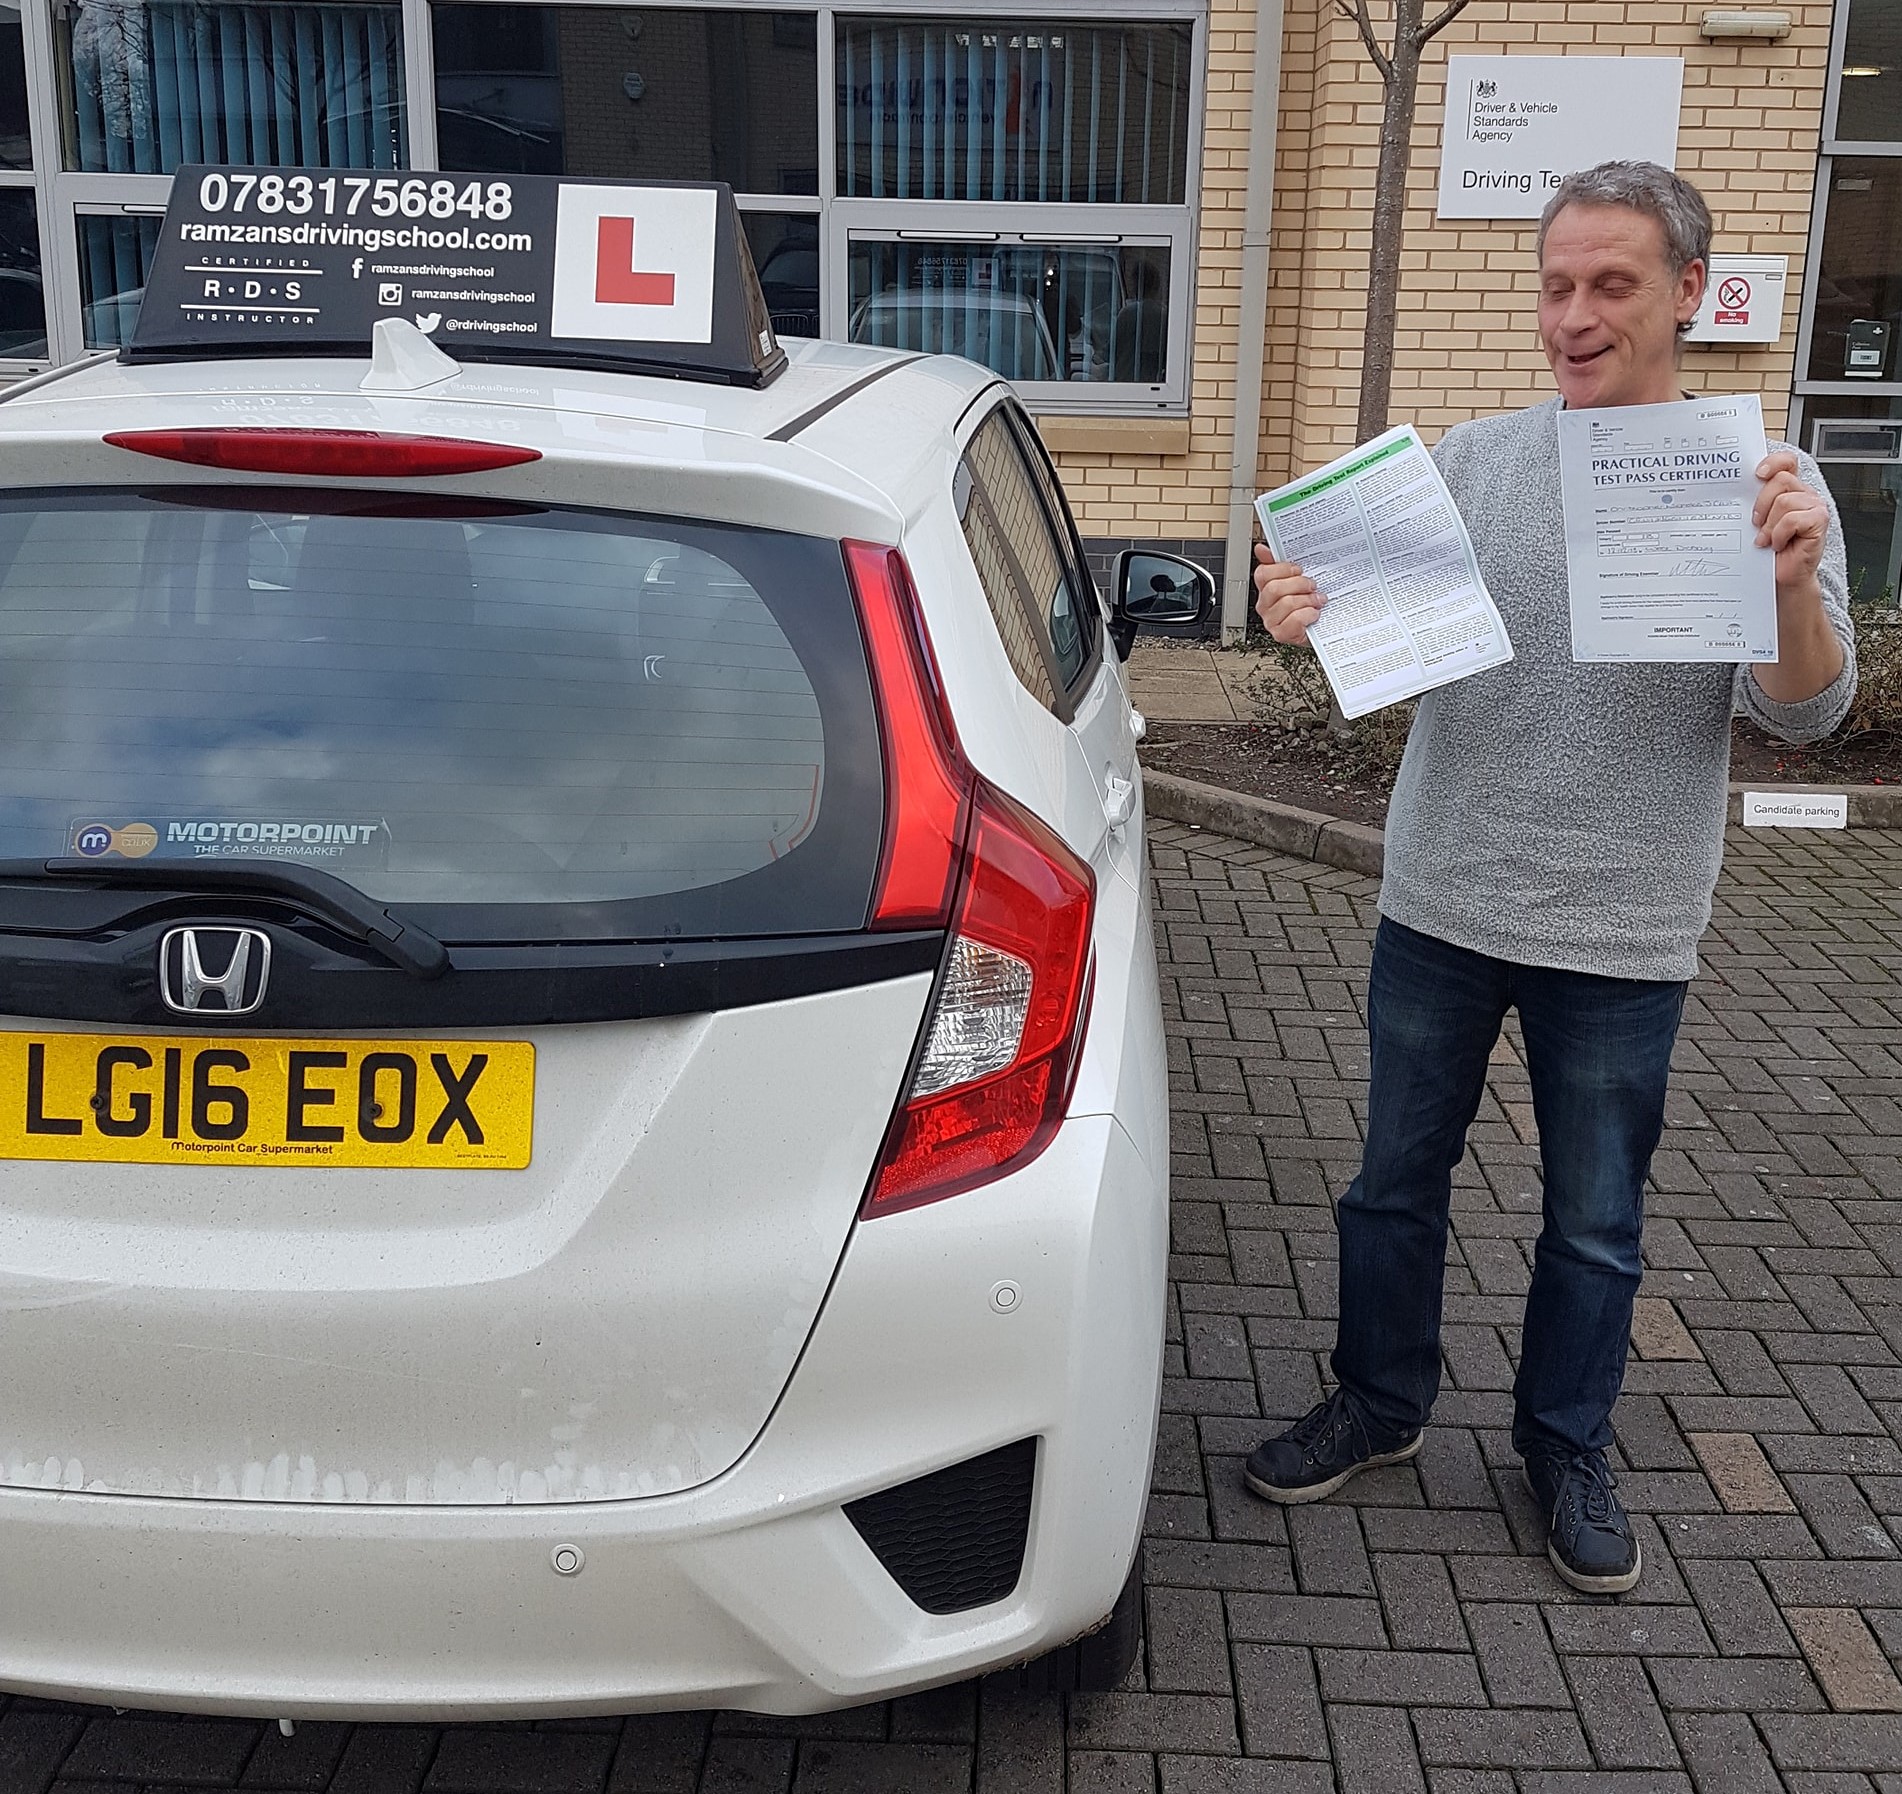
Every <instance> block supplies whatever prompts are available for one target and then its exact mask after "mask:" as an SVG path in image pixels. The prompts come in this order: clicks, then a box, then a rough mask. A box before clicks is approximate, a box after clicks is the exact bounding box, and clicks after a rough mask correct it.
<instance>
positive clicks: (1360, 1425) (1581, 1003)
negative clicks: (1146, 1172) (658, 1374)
mask: <svg viewBox="0 0 1902 1794" xmlns="http://www.w3.org/2000/svg"><path fill="white" fill-rule="evenodd" d="M1710 234H1711V224H1710V213H1709V210H1708V209H1707V208H1706V206H1705V204H1704V201H1703V199H1702V197H1701V196H1700V195H1699V194H1698V192H1697V190H1696V189H1695V188H1694V187H1692V186H1691V185H1690V183H1689V182H1687V181H1684V180H1682V179H1680V178H1679V177H1678V176H1677V175H1675V174H1672V173H1671V172H1669V171H1668V170H1666V169H1663V168H1659V167H1656V166H1655V165H1653V164H1651V163H1646V162H1607V163H1603V164H1601V165H1600V166H1599V167H1597V168H1593V169H1590V170H1587V171H1586V172H1585V173H1583V174H1577V175H1572V176H1570V177H1568V178H1567V179H1566V180H1565V182H1564V183H1563V184H1562V185H1561V186H1560V187H1559V189H1558V191H1557V192H1556V193H1555V194H1554V196H1553V198H1552V201H1551V203H1550V204H1549V205H1548V206H1547V207H1546V209H1545V215H1544V217H1543V218H1542V219H1541V220H1540V225H1539V336H1540V340H1541V342H1542V343H1543V345H1544V347H1545V354H1546V359H1547V361H1548V362H1549V363H1550V364H1551V368H1552V372H1553V375H1554V377H1555V379H1556V382H1557V385H1558V389H1559V396H1558V398H1556V399H1553V400H1548V401H1547V402H1546V403H1545V404H1543V405H1537V406H1534V407H1533V408H1532V409H1531V410H1528V411H1521V412H1516V413H1513V414H1510V415H1508V416H1503V417H1494V418H1485V419H1481V420H1479V421H1477V422H1474V423H1469V424H1462V425H1460V426H1458V427H1457V428H1455V429H1453V430H1451V431H1449V432H1448V433H1447V435H1446V438H1445V439H1444V441H1442V442H1441V444H1440V445H1439V447H1438V449H1437V450H1436V458H1437V460H1438V461H1439V464H1440V468H1441V471H1442V472H1443V473H1444V475H1445V477H1446V481H1447V485H1448V486H1449V487H1450V488H1451V490H1452V493H1453V497H1454V499H1455V500H1456V501H1457V503H1458V504H1459V507H1460V509H1461V511H1462V513H1463V514H1464V515H1465V518H1466V522H1467V526H1468V528H1469V529H1470V531H1471V533H1472V537H1473V546H1474V548H1475V550H1476V551H1477V553H1478V556H1479V561H1480V565H1481V567H1482V568H1483V569H1484V571H1485V575H1486V580H1487V583H1488V585H1489V586H1490V587H1491V588H1492V592H1493V596H1494V598H1495V599H1496V601H1497V602H1498V604H1499V608H1500V610H1501V612H1502V613H1503V615H1504V617H1505V620H1506V627H1507V629H1508V631H1509V632H1510V634H1511V636H1512V640H1513V644H1514V647H1515V649H1516V652H1517V658H1516V659H1515V660H1514V661H1513V662H1512V663H1511V664H1510V665H1507V666H1502V667H1497V668H1494V669H1493V670H1491V671H1490V672H1486V673H1481V674H1478V675H1475V676H1474V677H1472V678H1470V679H1466V680H1464V681H1461V682H1460V683H1458V684H1455V685H1450V686H1444V687H1442V688H1441V689H1440V690H1438V691H1435V692H1430V693H1428V695H1427V696H1426V697H1425V698H1424V699H1422V700H1421V704H1420V711H1419V716H1418V718H1417V720H1416V721H1415V723H1414V726H1413V733H1412V736H1411V738H1410V739H1409V741H1408V743H1407V753H1406V759H1405V761H1404V762H1403V764H1402V766H1401V769H1400V776H1399V779H1398V782H1397V783H1396V785H1395V788H1394V795H1393V803H1392V806H1391V810H1390V813H1389V820H1388V825H1387V863H1386V876H1385V879H1384V882H1383V883H1382V886H1381V896H1380V911H1381V923H1380V929H1379V932H1378V934H1377V936H1376V938H1375V943H1374V959H1373V969H1372V973H1371V977H1370V981H1369V987H1368V1001H1367V1021H1368V1032H1369V1035H1370V1038H1371V1043H1372V1049H1373V1051H1372V1085H1371V1090H1370V1093H1369V1104H1368V1119H1367V1137H1366V1142H1365V1145H1364V1147H1363V1151H1362V1161H1361V1171H1360V1175H1359V1176H1358V1177H1357V1178H1356V1179H1355V1180H1354V1182H1353V1184H1352V1186H1351V1187H1350V1188H1349V1190H1348V1191H1347V1194H1346V1195H1345V1196H1344V1197H1343V1198H1342V1199H1341V1203H1340V1210H1339V1221H1340V1239H1341V1246H1340V1253H1341V1314H1340V1322H1339V1328H1338V1332H1337V1335H1336V1341H1335V1347H1334V1357H1333V1368H1334V1374H1335V1377H1336V1379H1337V1380H1338V1384H1339V1387H1338V1388H1337V1389H1336V1390H1335V1392H1334V1394H1333V1395H1331V1396H1330V1397H1329V1398H1328V1399H1327V1400H1326V1401H1324V1402H1322V1403H1321V1404H1320V1406H1319V1407H1317V1408H1315V1409H1314V1410H1313V1411H1312V1412H1311V1413H1310V1414H1308V1415H1307V1416H1306V1417H1305V1418H1303V1419H1302V1420H1300V1421H1299V1422H1297V1423H1296V1424H1295V1425H1294V1426H1293V1427H1292V1428H1290V1429H1289V1430H1288V1431H1287V1432H1285V1433H1282V1434H1280V1435H1278V1436H1277V1437H1275V1438H1272V1439H1270V1440H1268V1441H1267V1442H1266V1443H1265V1444H1263V1445H1262V1446H1261V1447H1260V1449H1259V1450H1257V1451H1256V1452H1255V1454H1254V1455H1253V1456H1252V1457H1251V1458H1250V1459H1249V1461H1248V1469H1247V1477H1248V1483H1249V1486H1250V1487H1251V1488H1253V1489H1254V1490H1255V1491H1256V1492H1257V1493H1258V1494H1261V1495H1264V1496H1266V1497H1267V1498H1268V1499H1269V1500H1271V1501H1282V1502H1299V1501H1312V1500H1316V1499H1318V1498H1319V1497H1321V1496H1323V1495H1326V1494H1329V1493H1331V1492H1332V1491H1333V1490H1335V1489H1337V1488H1339V1487H1340V1485H1341V1484H1342V1483H1344V1482H1345V1481H1346V1480H1347V1479H1348V1478H1349V1477H1350V1476H1352V1475H1353V1474H1354V1473H1355V1472H1356V1471H1358V1470H1361V1469H1364V1468H1366V1467H1367V1466H1369V1465H1373V1464H1391V1463H1396V1462H1399V1461H1400V1460H1402V1459H1404V1458H1409V1457H1412V1456H1413V1455H1414V1453H1415V1452H1417V1451H1418V1450H1419V1448H1420V1429H1421V1428H1422V1427H1423V1426H1424V1425H1425V1423H1426V1420H1427V1417H1428V1415H1429V1413H1430V1412H1431V1409H1432V1406H1433V1400H1434V1397H1435V1395H1436V1393H1437V1392H1438V1388H1439V1375H1440V1348H1439V1329H1440V1306H1441V1290H1442V1270H1443V1260H1444V1254H1445V1249H1446V1234H1447V1209H1448V1203H1449V1199H1450V1194H1451V1174H1452V1169H1453V1167H1454V1165H1455V1164H1456V1163H1457V1162H1458V1161H1459V1158H1460V1155H1461V1153H1462V1152H1463V1150H1464V1148H1465V1141H1466V1130H1467V1128H1468V1127H1469V1125H1470V1124H1471V1122H1472V1119H1473V1116H1474V1114H1475V1112H1476V1111H1477V1109H1478V1106H1479V1102H1480V1098H1481V1095H1482V1093H1483V1091H1484V1088H1485V1080H1486V1067H1487V1060H1488V1057H1489V1055H1490V1053H1491V1051H1492V1048H1493V1045H1494V1043H1495V1041H1496V1040H1497V1039H1498V1035H1499V1029H1500V1025H1501V1023H1502V1021H1503V1020H1504V1018H1505V1014H1506V1011H1507V1010H1508V1009H1511V1008H1515V1007H1516V1008H1517V1009H1518V1011H1519V1018H1520V1023H1521V1026H1522V1028H1523V1030H1524V1036H1525V1046H1526V1065H1527V1071H1528V1073H1529V1074H1530V1078H1531V1083H1532V1102H1533V1110H1534V1113H1535V1115H1536V1117H1537V1120H1538V1126H1539V1139H1540V1151H1541V1157H1542V1161H1543V1169H1544V1181H1545V1195H1544V1208H1545V1213H1544V1224H1543V1230H1542V1231H1541V1233H1540V1235H1539V1240H1538V1245H1537V1248H1536V1252H1535V1256H1534V1264H1533V1272H1532V1285H1531V1289H1530V1291H1529V1293H1528V1295H1527V1297H1526V1313H1525V1325H1524V1331H1523V1334H1522V1339H1521V1350H1520V1357H1519V1369H1518V1376H1517V1379H1516V1382H1515V1385H1514V1416H1513V1429H1512V1437H1513V1444H1514V1446H1515V1448H1516V1449H1517V1450H1518V1452H1519V1453H1520V1456H1521V1457H1522V1459H1523V1460H1524V1463H1525V1470H1526V1478H1527V1481H1528V1483H1529V1484H1530V1486H1531V1488H1532V1491H1533V1493H1534V1495H1535V1496H1536V1497H1537V1498H1538V1500H1539V1503H1540V1505H1541V1506H1542V1507H1543V1508H1544V1510H1545V1512H1546V1515H1547V1517H1548V1519H1549V1520H1550V1522H1551V1530H1550V1546H1549V1551H1550V1555H1551V1558H1552V1562H1553V1564H1554V1566H1555V1567H1556V1568H1557V1570H1558V1572H1559V1574H1560V1575H1561V1576H1563V1577H1564V1578H1565V1579H1566V1581H1568V1582H1570V1583H1572V1584H1573V1585H1574V1586H1575V1587H1578V1588H1582V1589H1587V1590H1590V1591H1593V1592H1595V1593H1621V1592H1623V1591H1624V1590H1626V1589H1629V1588H1631V1587H1632V1586H1633V1585H1634V1584H1635V1583H1636V1582H1637V1580H1638V1577H1639V1574H1640V1571H1641V1569H1642V1562H1641V1557H1640V1552H1639V1547H1638V1542H1637V1540H1636V1539H1635V1538H1634V1537H1633V1536H1632V1531H1631V1524H1630V1521H1629V1519H1628V1518H1627V1516H1626V1514H1625V1511H1624V1507H1623V1505H1622V1504H1621V1503H1620V1501H1619V1500H1618V1497H1617V1494H1616V1493H1615V1485H1614V1481H1613V1478H1612V1476H1611V1473H1610V1471H1609V1469H1608V1467H1607V1465H1606V1461H1605V1448H1606V1447H1607V1446H1608V1445H1609V1444H1610V1443H1611V1410H1612V1404H1613V1403H1614V1402H1615V1401H1616V1400H1617V1397H1618V1391H1619V1387H1620V1385H1621V1384H1622V1382H1623V1379H1624V1367H1625V1350H1626V1345H1627V1342H1628V1339H1629V1336H1630V1330H1631V1305H1632V1298H1633V1295H1634V1294H1635V1292H1636V1290H1637V1287H1638V1281H1639V1274H1640V1269H1641V1262H1640V1231H1641V1227H1642V1222H1643V1192H1644V1181H1645V1178H1646V1175H1647V1173H1648V1171H1649V1168H1650V1163H1651V1155H1652V1153H1653V1151H1654V1150H1655V1149H1656V1147H1657V1143H1658V1138H1659V1135H1660V1133H1661V1132H1662V1129H1663V1122H1664V1093H1665V1084H1666V1080H1667V1077H1668V1075H1669V1070H1670V1061H1671V1049H1672V1045H1673V1042H1674V1041H1675V1039H1676V1036H1677V1028H1678V1021H1679V1018H1680V1016H1681V1014H1682V1011H1683V1005H1684V992H1685V987H1686V984H1687V982H1688V981H1689V979H1690V978H1691V977H1692V976H1693V974H1694V973H1695V971H1696V969H1697V954H1696V949H1697V940H1698V937H1699V935H1701V934H1702V933H1703V930H1704V927H1705V925H1706V924H1707V923H1708V922H1709V920H1710V906H1711V892H1712V889H1713V887H1714V885H1715V883H1716V880H1717V872H1718V867H1719V863H1720V861H1721V858H1722V853H1723V824H1724V807H1725V800H1726V788H1727V783H1728V776H1729V757H1730V723H1731V717H1732V714H1733V710H1736V709H1740V710H1742V711H1743V713H1744V714H1746V715H1747V716H1749V717H1751V718H1752V719H1753V720H1754V721H1755V722H1756V723H1757V724H1759V725H1760V726H1761V727H1763V728H1765V729H1767V730H1769V731H1770V732H1771V733H1772V734H1775V735H1778V736H1781V737H1782V738H1784V739H1785V740H1789V741H1809V740H1814V739H1816V738H1817V737H1819V736H1822V735H1826V734H1827V733H1828V732H1829V731H1830V730H1831V729H1833V728H1835V727H1836V725H1837V724H1838V723H1839V722H1841V720H1842V718H1843V716H1844V714H1845V712H1846V711H1847V710H1848V708H1849V703H1850V700H1851V698H1852V697H1853V695H1854V692H1855V683H1856V663H1855V642H1854V635H1853V632H1852V630H1851V627H1850V622H1849V615H1848V611H1847V608H1846V602H1845V601H1846V597H1847V582H1846V578H1845V569H1844V558H1843V540H1842V530H1841V527H1840V524H1839V523H1838V521H1837V518H1836V513H1835V507H1834V506H1833V505H1832V503H1831V502H1830V499H1829V494H1828V491H1827V489H1826V488H1825V487H1824V485H1823V481H1822V477H1821V475H1820V474H1819V473H1818V472H1817V469H1816V466H1815V463H1814V462H1812V461H1811V460H1810V459H1809V458H1808V457H1807V456H1805V455H1802V454H1799V453H1798V452H1797V451H1795V450H1794V449H1791V448H1789V447H1788V446H1787V445H1784V444H1775V445H1773V446H1772V449H1771V452H1770V454H1769V456H1768V458H1767V459H1765V460H1764V462H1763V463H1762V464H1761V465H1760V466H1759V467H1758V469H1757V475H1758V478H1759V479H1760V480H1761V482H1762V484H1761V486H1760V488H1759V491H1758V494H1757V499H1756V506H1755V511H1754V514H1753V519H1752V520H1753V522H1754V524H1755V527H1756V530H1757V540H1758V542H1759V543H1761V544H1763V545H1765V546H1768V547H1770V548H1772V549H1774V550H1775V553H1776V594H1777V629H1778V645H1779V655H1778V658H1777V660H1776V661H1775V662H1774V663H1773V664H1770V665H1759V666H1753V667H1750V668H1747V669H1746V668H1738V667H1731V666H1717V665H1697V666H1676V665H1671V666H1664V665H1648V666H1602V665H1586V666H1581V665H1576V664H1574V662H1573V660H1572V652H1571V635H1570V628H1569V618H1568V605H1567V599H1566V591H1567V587H1566V567H1565V537H1564V513H1563V509H1562V507H1561V504H1560V497H1559V459H1558V426H1557V413H1558V410H1559V408H1560V406H1561V405H1562V404H1563V405H1570V406H1580V407H1583V406H1605V405H1645V404H1655V403H1661V402H1667V401H1670V400H1673V399H1676V398H1679V397H1681V396H1682V388H1681V385H1680V381H1679V372H1678V360H1679V352H1680V351H1679V345H1680V343H1681V341H1682V336H1683V333H1684V331H1685V330H1687V329H1688V328H1689V326H1690V322H1691V319H1692V318H1693V317H1694V316H1695V315H1696V313H1697V309H1698V306H1699V303H1700V302H1701V300H1702V298H1703V293H1704V284H1705V277H1706V271H1707V268H1708V262H1709V254H1710ZM1740 521H1741V520H1740ZM1257 554H1258V557H1259V560H1260V563H1261V564H1260V565H1258V566H1257V567H1256V569H1255V583H1256V587H1257V589H1258V592H1259V598H1258V601H1257V606H1256V608H1257V609H1258V610H1259V612H1260V614H1261V617H1262V620H1263V621H1264V622H1265V623H1266V624H1267V626H1268V629H1269V631H1270V633H1271V634H1272V635H1273V636H1274V637H1275V639H1276V640H1277V641H1282V642H1303V641H1305V640H1306V639H1307V630H1308V626H1309V625H1310V624H1311V623H1312V622H1313V621H1314V620H1315V618H1316V617H1318V616H1319V615H1320V610H1321V606H1322V605H1323V604H1324V603H1325V601H1326V595H1325V594H1324V593H1321V592H1319V591H1317V590H1316V588H1315V586H1314V583H1313V581H1311V580H1309V579H1308V578H1307V577H1306V576H1305V575H1304V574H1303V573H1302V571H1301V569H1300V568H1299V567H1296V566H1292V565H1288V564H1285V563H1277V562H1275V561H1274V560H1272V559H1271V557H1270V556H1269V553H1268V551H1267V550H1266V549H1265V548H1264V549H1260V550H1258V551H1257Z"/></svg>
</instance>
